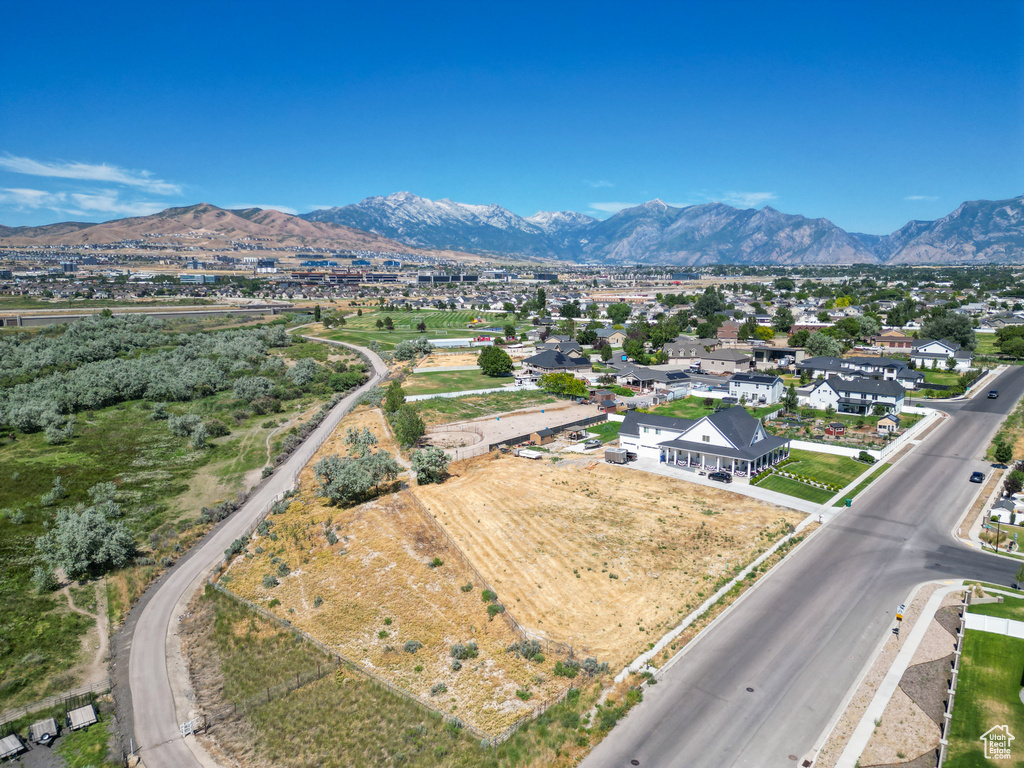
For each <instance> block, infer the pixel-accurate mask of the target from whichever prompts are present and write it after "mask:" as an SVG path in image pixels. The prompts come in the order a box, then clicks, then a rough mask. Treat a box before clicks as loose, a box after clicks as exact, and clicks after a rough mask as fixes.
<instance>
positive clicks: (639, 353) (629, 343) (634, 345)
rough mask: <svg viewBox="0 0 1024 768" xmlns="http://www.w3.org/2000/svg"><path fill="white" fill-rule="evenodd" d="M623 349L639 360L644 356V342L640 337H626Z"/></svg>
mask: <svg viewBox="0 0 1024 768" xmlns="http://www.w3.org/2000/svg"><path fill="white" fill-rule="evenodd" d="M622 351H623V352H625V353H626V354H627V355H628V356H629V357H631V358H633V359H634V360H639V359H640V358H642V357H643V356H644V343H643V342H642V341H640V339H626V341H625V343H624V344H623V345H622Z"/></svg>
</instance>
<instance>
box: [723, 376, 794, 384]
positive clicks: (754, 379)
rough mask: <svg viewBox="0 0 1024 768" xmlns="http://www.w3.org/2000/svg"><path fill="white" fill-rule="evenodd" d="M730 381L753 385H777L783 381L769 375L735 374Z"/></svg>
mask: <svg viewBox="0 0 1024 768" xmlns="http://www.w3.org/2000/svg"><path fill="white" fill-rule="evenodd" d="M729 381H747V382H750V383H751V384H769V385H771V384H775V383H776V382H778V381H782V379H781V378H780V377H778V376H772V375H770V374H767V373H734V374H733V375H732V376H730V377H729Z"/></svg>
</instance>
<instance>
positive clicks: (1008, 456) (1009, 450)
mask: <svg viewBox="0 0 1024 768" xmlns="http://www.w3.org/2000/svg"><path fill="white" fill-rule="evenodd" d="M995 457H996V461H998V462H999V463H1000V464H1009V463H1010V462H1011V461H1013V446H1012V445H1010V444H1009V443H1007V442H1005V441H1002V440H1001V441H999V442H998V443H996V450H995ZM1021 581H1024V579H1021Z"/></svg>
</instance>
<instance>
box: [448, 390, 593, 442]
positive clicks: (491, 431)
mask: <svg viewBox="0 0 1024 768" xmlns="http://www.w3.org/2000/svg"><path fill="white" fill-rule="evenodd" d="M599 413H600V411H599V410H598V407H597V406H596V405H578V404H576V403H573V402H571V401H566V400H564V401H559V402H557V403H551V404H550V405H543V406H539V407H536V408H528V409H524V410H521V411H514V412H511V413H502V414H499V415H497V416H483V417H481V418H479V419H472V420H471V421H460V422H455V423H452V424H445V425H444V426H443V427H431V428H430V431H429V432H428V437H430V438H431V439H433V438H434V437H435V435H439V434H440V433H442V432H460V431H462V430H460V429H459V427H460V426H468V427H472V430H465V431H466V432H473V433H476V430H480V433H481V434H482V435H483V440H482V442H486V443H487V444H492V443H500V442H504V441H506V440H510V439H511V438H513V437H519V436H521V435H527V434H529V433H531V432H533V431H535V430H538V429H544V428H546V427H556V426H560V425H562V424H566V423H568V422H571V421H577V420H579V419H586V418H590V417H591V416H597V415H598V414H599ZM473 442H480V441H479V440H477V441H470V442H469V443H467V444H469V445H471V444H472V443H473ZM437 444H438V445H441V444H442V443H441V442H438V443H437Z"/></svg>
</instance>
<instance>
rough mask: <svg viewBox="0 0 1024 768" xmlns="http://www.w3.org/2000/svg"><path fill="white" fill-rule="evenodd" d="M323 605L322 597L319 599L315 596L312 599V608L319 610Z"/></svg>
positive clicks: (318, 596)
mask: <svg viewBox="0 0 1024 768" xmlns="http://www.w3.org/2000/svg"><path fill="white" fill-rule="evenodd" d="M323 604H324V599H323V598H322V597H320V595H317V596H316V597H314V598H313V607H314V608H319V607H320V606H321V605H323Z"/></svg>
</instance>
